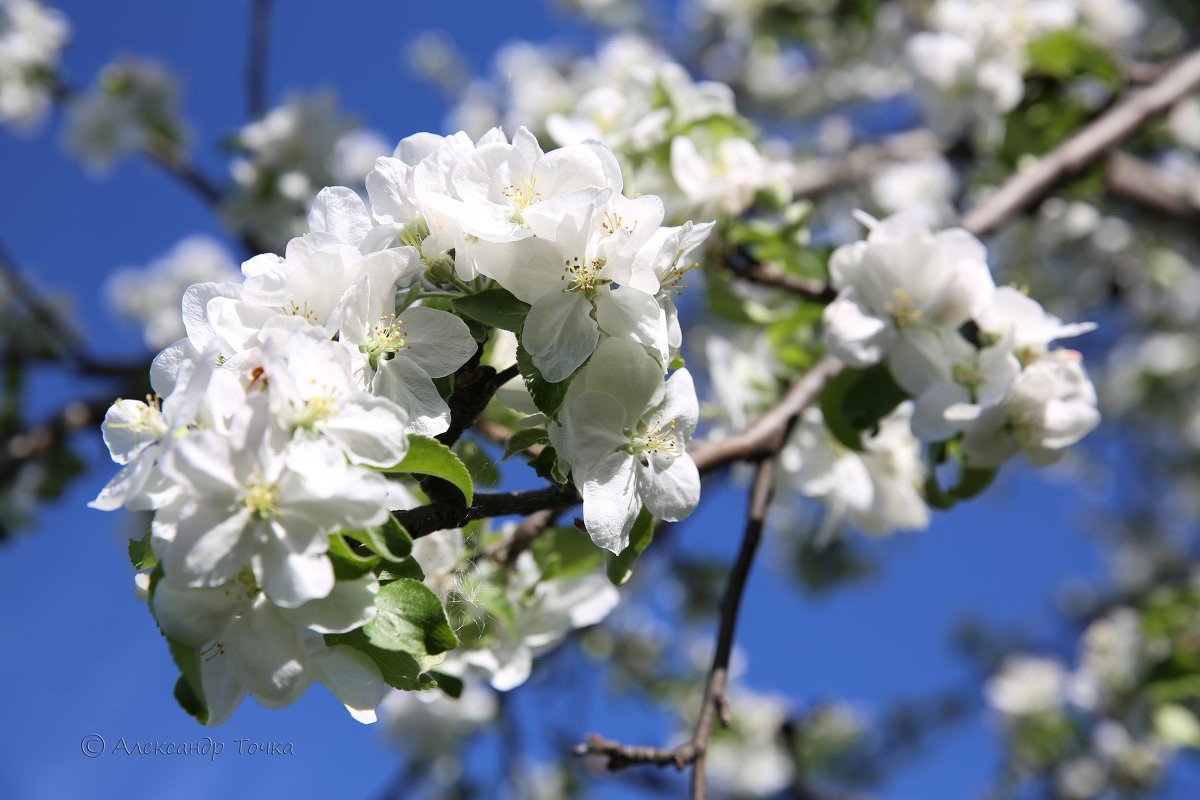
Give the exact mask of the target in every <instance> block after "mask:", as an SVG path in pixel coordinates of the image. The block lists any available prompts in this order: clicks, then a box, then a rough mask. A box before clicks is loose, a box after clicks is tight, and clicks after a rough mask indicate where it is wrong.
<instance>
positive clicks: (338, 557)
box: [329, 533, 380, 581]
mask: <svg viewBox="0 0 1200 800" xmlns="http://www.w3.org/2000/svg"><path fill="white" fill-rule="evenodd" d="M329 560H330V561H332V562H333V576H334V578H336V579H337V580H339V581H348V580H353V579H355V578H358V577H361V576H363V575H366V574H367V573H368V572H370V571H371V570H373V569H374V568H375V567H376V566H377V565H378V564H379V561H380V558H379V556H378V555H371V556H364V555H359V554H358V553H356V552H354V550H353V548H351V547H350V545H349V544H347V543H346V540H345V538H343V536H342V534H340V533H331V534H329Z"/></svg>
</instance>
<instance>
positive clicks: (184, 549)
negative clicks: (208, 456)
mask: <svg viewBox="0 0 1200 800" xmlns="http://www.w3.org/2000/svg"><path fill="white" fill-rule="evenodd" d="M250 521H251V516H250V511H249V510H248V509H246V508H244V507H242V508H236V509H231V508H229V507H221V506H220V505H217V504H210V503H208V502H204V501H201V500H192V501H191V502H189V503H188V505H187V507H186V510H185V511H184V512H183V513H181V514H180V516H179V521H178V522H177V523H176V526H175V540H174V541H173V542H172V544H171V548H170V550H169V551H168V552H167V554H166V557H165V558H164V559H163V566H164V567H165V568H166V570H167V571H168V572H174V573H175V574H176V575H177V576H178V577H179V578H180V579H181V580H183V581H184V582H185V583H186V584H187V585H188V586H215V585H216V584H218V583H222V582H223V581H227V580H230V579H231V578H233V577H234V576H235V575H237V574H238V571H239V570H241V568H242V565H243V564H245V563H246V561H247V560H248V559H249V557H250V545H251V541H250V540H251V538H252V537H251V536H248V535H246V528H247V526H248V525H249V524H250Z"/></svg>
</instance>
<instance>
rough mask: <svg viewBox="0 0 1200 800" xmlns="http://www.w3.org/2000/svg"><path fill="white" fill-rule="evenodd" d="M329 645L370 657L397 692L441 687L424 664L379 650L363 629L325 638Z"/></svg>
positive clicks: (385, 679)
mask: <svg viewBox="0 0 1200 800" xmlns="http://www.w3.org/2000/svg"><path fill="white" fill-rule="evenodd" d="M325 645H326V646H327V647H337V646H338V645H346V646H348V647H353V648H354V649H355V650H358V651H359V652H361V653H364V654H366V656H367V657H368V658H370V659H371V661H372V662H374V664H375V666H376V667H378V668H379V673H380V675H382V676H383V680H384V683H386V684H387V685H388V686H391V687H392V688H394V689H400V690H402V691H408V692H411V691H417V690H420V689H432V688H433V687H435V686H437V679H436V678H434V677H433V676H432V675H430V674H428V673H426V672H425V671H424V670H422V668H421V664H420V663H419V662H418V661H417V659H416V658H414V657H413V656H412V655H411V654H409V653H405V652H402V651H399V650H387V649H384V648H381V647H377V646H376V645H374V644H373V643H372V642H371V641H370V640H369V639H368V638H367V636H366V634H364V633H363V629H362V628H358V629H357V630H353V631H350V632H349V633H328V634H325Z"/></svg>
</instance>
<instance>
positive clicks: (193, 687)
mask: <svg viewBox="0 0 1200 800" xmlns="http://www.w3.org/2000/svg"><path fill="white" fill-rule="evenodd" d="M166 640H167V649H169V650H170V651H171V660H172V661H174V662H175V666H176V667H178V668H179V680H178V681H176V682H175V699H176V700H177V701H178V702H179V705H181V706H182V707H183V710H184V711H186V712H188V713H189V714H191V715H192V716H193V717H195V718H196V720H197V721H199V722H200V724H201V725H204V724H207V723H208V704H207V703H205V701H204V687H203V684H201V683H200V652H199V651H198V650H196V648H194V647H188V646H187V645H186V644H180V643H179V642H177V641H175V640H174V639H172V638H171V637H169V636H167V637H166ZM181 683H182V684H183V685H184V686H183V688H182V689H181V687H180V684H181Z"/></svg>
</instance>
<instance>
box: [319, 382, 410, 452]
mask: <svg viewBox="0 0 1200 800" xmlns="http://www.w3.org/2000/svg"><path fill="white" fill-rule="evenodd" d="M407 424H408V414H407V413H406V412H405V411H404V409H402V408H400V406H398V405H396V404H395V403H393V402H392V401H391V400H388V399H386V398H383V397H376V396H375V395H370V394H366V393H363V394H361V395H358V396H356V397H352V398H350V399H349V400H346V401H345V402H344V403H342V405H341V408H339V409H338V412H337V414H336V415H334V416H333V417H332V418H330V419H329V420H328V421H327V422H325V424H324V425H323V426H322V427H321V430H322V432H323V433H324V434H325V435H326V436H328V437H329V438H330V439H332V440H333V441H335V442H337V444H338V446H339V447H340V448H341V449H342V452H343V453H345V455H346V458H347V459H349V460H350V461H351V463H354V464H366V465H367V466H371V467H390V466H393V465H395V464H399V463H400V462H401V461H402V460H403V459H404V454H405V453H407V452H408V433H407V431H406V426H407Z"/></svg>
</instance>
